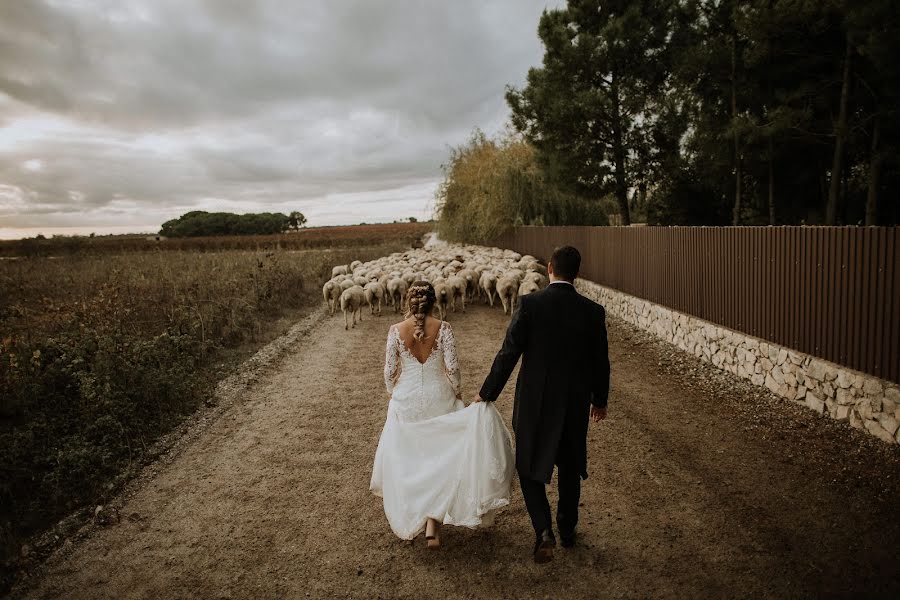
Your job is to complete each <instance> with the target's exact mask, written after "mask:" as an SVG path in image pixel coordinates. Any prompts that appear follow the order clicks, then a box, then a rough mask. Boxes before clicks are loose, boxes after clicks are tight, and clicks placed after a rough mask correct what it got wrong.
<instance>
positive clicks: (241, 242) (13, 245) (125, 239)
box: [0, 222, 434, 257]
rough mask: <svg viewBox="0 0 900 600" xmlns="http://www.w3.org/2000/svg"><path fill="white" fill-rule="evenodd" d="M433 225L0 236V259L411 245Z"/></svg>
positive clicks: (402, 224)
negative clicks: (183, 234) (182, 234)
mask: <svg viewBox="0 0 900 600" xmlns="http://www.w3.org/2000/svg"><path fill="white" fill-rule="evenodd" d="M433 227H434V224H433V223H431V222H426V223H375V224H371V225H349V226H336V227H307V228H304V229H301V230H299V231H295V232H291V233H282V234H278V235H242V236H212V237H199V238H158V236H153V235H145V236H141V235H120V236H102V237H84V236H82V237H54V238H50V239H35V238H29V239H26V240H0V257H13V256H48V255H60V254H73V253H102V254H109V253H122V252H149V251H156V250H191V251H201V252H211V251H221V250H304V249H312V248H355V247H359V246H371V245H376V244H380V243H383V242H385V241H387V240H390V241H396V242H403V243H406V244H411V243H412V242H413V240H417V239H419V238H421V237H422V236H423V235H424V234H425V233H426V232H428V231H431V230H432V229H433Z"/></svg>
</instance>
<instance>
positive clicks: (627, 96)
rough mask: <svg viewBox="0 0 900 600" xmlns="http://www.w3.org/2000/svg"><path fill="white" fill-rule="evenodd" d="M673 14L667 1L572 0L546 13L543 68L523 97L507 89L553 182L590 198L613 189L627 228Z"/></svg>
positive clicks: (516, 119) (517, 120)
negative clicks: (635, 144)
mask: <svg viewBox="0 0 900 600" xmlns="http://www.w3.org/2000/svg"><path fill="white" fill-rule="evenodd" d="M671 15H672V10H671V3H670V2H665V1H663V0H639V1H635V0H615V1H610V2H601V1H599V0H577V1H576V0H573V1H570V2H569V3H568V6H567V7H566V8H564V9H556V10H551V11H545V12H544V13H543V15H542V16H541V20H540V24H539V26H538V35H539V37H540V38H541V41H542V42H543V44H544V47H545V53H544V60H543V67H542V68H532V69H530V70H529V72H528V78H527V83H526V85H525V87H524V88H523V89H522V90H517V89H515V88H513V87H508V88H507V93H506V99H507V102H508V104H509V106H510V108H511V110H512V121H513V124H514V125H515V127H516V128H517V129H518V130H519V131H520V132H522V133H523V134H524V135H525V136H526V138H527V139H528V140H529V141H530V142H531V143H532V144H534V146H535V147H536V148H537V149H538V151H539V154H540V158H541V161H542V164H543V165H544V166H545V168H546V170H547V171H548V172H549V173H550V174H551V176H554V177H556V178H558V179H559V180H560V182H561V183H562V184H563V185H567V186H569V187H571V188H572V189H573V190H574V191H576V192H577V193H579V194H581V195H584V196H587V197H595V198H597V197H601V196H603V195H604V194H606V193H608V192H610V191H611V192H612V193H613V194H614V195H615V198H616V200H617V203H618V206H619V212H620V214H621V216H622V222H623V224H625V225H628V224H629V223H630V221H631V219H630V210H629V204H628V190H629V186H630V185H631V181H630V176H629V173H628V163H629V160H630V158H631V152H630V148H629V140H630V139H635V138H640V137H642V135H645V133H644V130H645V128H646V123H649V122H650V121H652V118H653V114H652V105H653V100H654V98H655V97H656V96H654V91H655V90H658V89H659V88H660V87H661V86H662V85H663V83H664V81H665V76H666V73H667V71H666V63H667V60H668V58H667V57H668V40H669V34H670V31H671V24H670V19H671Z"/></svg>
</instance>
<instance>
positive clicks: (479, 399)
mask: <svg viewBox="0 0 900 600" xmlns="http://www.w3.org/2000/svg"><path fill="white" fill-rule="evenodd" d="M476 402H484V400H482V399H481V395H478V396H475V399H474V400H472V404H475V403H476Z"/></svg>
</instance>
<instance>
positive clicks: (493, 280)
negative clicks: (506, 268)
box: [478, 271, 497, 307]
mask: <svg viewBox="0 0 900 600" xmlns="http://www.w3.org/2000/svg"><path fill="white" fill-rule="evenodd" d="M478 283H479V287H480V288H481V291H482V292H484V295H485V296H487V300H488V302H490V304H491V306H492V307H493V306H494V294H496V293H497V275H496V274H495V273H492V272H491V271H485V272H484V273H482V274H481V279H480V280H479V282H478Z"/></svg>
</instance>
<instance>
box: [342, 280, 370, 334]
mask: <svg viewBox="0 0 900 600" xmlns="http://www.w3.org/2000/svg"><path fill="white" fill-rule="evenodd" d="M365 301H366V294H365V292H364V291H363V289H362V288H361V287H360V286H358V285H354V286H353V287H351V288H348V289H346V290H344V291H343V293H342V294H341V312H342V313H344V329H350V327H356V321H357V320H359V321H362V305H363V303H364V302H365ZM347 315H352V318H353V323H352V324H348V321H347Z"/></svg>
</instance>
